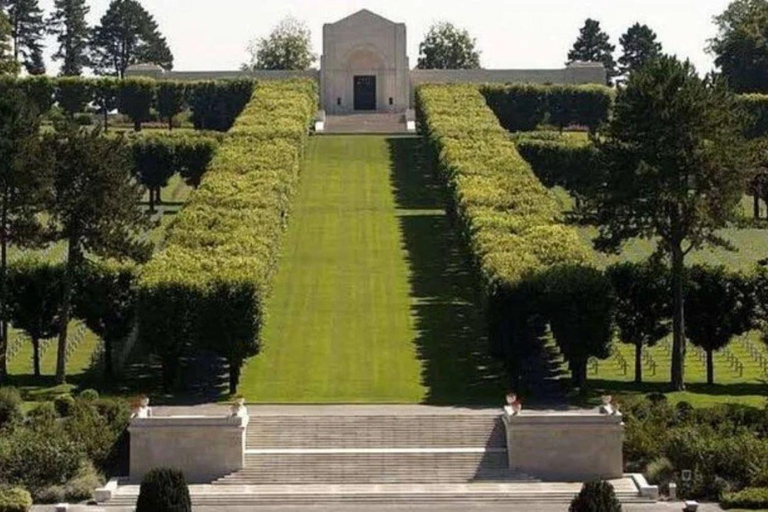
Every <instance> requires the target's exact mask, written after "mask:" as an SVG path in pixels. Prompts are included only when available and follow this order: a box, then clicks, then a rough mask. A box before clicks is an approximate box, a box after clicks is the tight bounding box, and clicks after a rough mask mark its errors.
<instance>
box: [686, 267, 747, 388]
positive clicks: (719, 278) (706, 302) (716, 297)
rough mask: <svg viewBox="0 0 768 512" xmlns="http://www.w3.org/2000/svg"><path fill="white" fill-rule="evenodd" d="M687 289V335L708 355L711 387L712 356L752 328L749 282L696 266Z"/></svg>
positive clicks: (736, 276) (721, 269)
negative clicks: (734, 338) (735, 337)
mask: <svg viewBox="0 0 768 512" xmlns="http://www.w3.org/2000/svg"><path fill="white" fill-rule="evenodd" d="M686 285H687V286H686V314H685V328H686V333H688V337H689V338H690V340H691V343H693V344H694V345H696V346H697V347H701V348H703V349H704V351H705V352H706V353H707V384H714V383H715V365H714V353H715V352H716V351H717V350H720V349H722V348H723V347H725V346H727V345H728V344H729V343H730V342H731V340H732V339H733V337H734V336H738V335H740V334H744V333H745V332H747V331H749V330H750V329H751V328H752V324H753V315H752V311H753V309H754V307H753V300H752V293H751V289H750V288H751V286H750V282H749V280H748V279H746V278H745V277H744V276H742V275H740V274H736V273H732V272H728V271H727V270H726V269H725V267H722V266H719V267H705V266H701V265H696V266H694V267H693V268H691V269H690V271H689V272H688V279H687V282H686Z"/></svg>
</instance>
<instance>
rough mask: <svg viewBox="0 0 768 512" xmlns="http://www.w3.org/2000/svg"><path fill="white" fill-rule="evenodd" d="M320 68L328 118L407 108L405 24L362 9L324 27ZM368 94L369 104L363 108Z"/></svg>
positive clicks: (323, 101)
mask: <svg viewBox="0 0 768 512" xmlns="http://www.w3.org/2000/svg"><path fill="white" fill-rule="evenodd" d="M320 69H321V70H322V71H321V73H320V77H321V78H320V82H321V84H320V89H321V91H322V93H321V96H322V103H323V106H324V108H325V110H326V112H328V113H329V114H348V113H352V112H354V111H356V110H358V111H359V110H370V111H377V112H403V111H405V110H406V109H407V108H408V107H409V87H410V84H409V75H408V69H409V66H408V56H407V54H406V30H405V24H403V23H393V22H391V21H389V20H386V19H384V18H382V17H381V16H378V15H377V14H374V13H372V12H370V11H368V10H362V11H359V12H357V13H355V14H353V15H352V16H349V17H347V18H344V19H343V20H341V21H338V22H336V23H332V24H328V25H325V26H324V27H323V55H322V57H321V60H320ZM366 88H370V89H372V90H369V91H366V90H365V89H366ZM366 93H368V94H371V98H370V99H371V100H372V101H369V102H368V103H367V104H366V103H365V102H364V101H363V99H364V98H363V96H364V95H366Z"/></svg>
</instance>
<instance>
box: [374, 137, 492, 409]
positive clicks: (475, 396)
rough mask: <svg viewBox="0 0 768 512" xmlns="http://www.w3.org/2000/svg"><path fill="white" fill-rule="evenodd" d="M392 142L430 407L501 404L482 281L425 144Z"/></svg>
mask: <svg viewBox="0 0 768 512" xmlns="http://www.w3.org/2000/svg"><path fill="white" fill-rule="evenodd" d="M388 143H389V151H390V156H391V161H392V169H391V181H392V186H393V190H394V194H395V198H396V204H397V208H398V209H399V212H398V221H399V224H400V231H401V234H402V239H403V242H404V250H405V252H406V259H407V261H408V265H409V270H410V287H411V297H412V305H411V309H412V313H413V316H414V318H415V320H416V324H415V327H416V330H417V333H418V334H417V339H416V344H417V351H418V357H419V359H420V360H421V361H422V365H423V370H422V384H423V385H424V386H425V387H426V388H427V397H426V399H425V403H428V404H436V405H499V403H500V402H501V400H502V397H503V396H504V388H505V386H504V384H503V373H502V370H501V367H500V365H498V364H497V363H496V362H495V361H494V360H493V359H492V358H491V357H490V355H489V350H488V340H487V336H486V323H485V317H484V314H483V306H482V301H481V294H480V290H479V289H478V286H477V285H478V280H477V277H476V275H475V273H474V271H473V270H472V268H471V266H470V265H469V263H468V262H469V257H468V254H467V253H466V250H465V249H464V245H463V242H462V240H461V238H460V236H459V233H458V231H457V228H456V227H455V226H453V225H452V224H451V221H450V219H449V218H448V216H446V214H445V207H446V200H445V196H444V192H443V187H442V186H441V184H440V183H439V182H438V180H437V179H436V177H435V176H433V175H432V173H431V172H430V169H429V168H428V166H427V165H426V162H425V159H424V158H423V157H424V155H423V153H422V148H421V144H422V142H421V140H420V139H416V138H390V139H388Z"/></svg>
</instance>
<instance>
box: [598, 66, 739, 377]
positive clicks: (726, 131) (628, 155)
mask: <svg viewBox="0 0 768 512" xmlns="http://www.w3.org/2000/svg"><path fill="white" fill-rule="evenodd" d="M734 101H735V99H734V96H733V94H732V93H730V92H729V91H728V89H727V88H726V86H725V83H724V82H723V81H722V80H709V79H708V80H702V79H701V78H699V76H698V75H697V74H696V71H695V69H694V68H693V66H692V65H691V64H690V62H687V61H686V62H680V61H678V60H677V59H676V58H674V57H668V56H663V57H660V58H659V59H656V60H655V61H652V62H650V63H649V64H648V65H647V66H646V67H644V68H643V69H641V70H638V71H637V72H635V73H633V74H632V75H631V76H630V77H629V80H628V82H627V84H626V86H625V87H624V88H622V89H621V90H619V92H618V95H617V98H616V104H615V107H614V113H613V118H612V120H611V122H610V124H609V125H608V127H607V129H606V130H605V132H604V133H603V134H602V140H600V141H598V147H599V149H600V151H601V153H602V160H603V161H602V165H601V169H603V172H604V176H603V177H602V178H601V179H600V183H601V185H600V187H596V188H595V190H594V192H595V193H594V195H593V196H592V198H590V201H589V203H590V204H589V205H588V208H587V210H588V211H592V212H595V220H596V222H597V224H598V226H599V236H598V237H597V239H596V240H595V245H596V247H597V248H599V249H601V250H603V251H608V252H611V251H618V250H619V248H620V247H621V246H622V244H623V243H624V242H625V241H626V240H629V239H632V238H637V237H640V238H656V237H658V239H659V244H658V247H657V253H658V254H659V255H669V256H670V258H671V270H672V279H671V284H672V290H671V294H672V297H673V309H672V311H673V316H672V318H673V329H672V331H673V340H674V343H673V345H674V346H673V353H672V370H671V384H672V388H673V389H674V390H676V391H679V390H683V389H684V388H685V380H684V361H685V328H684V298H683V277H684V269H685V257H686V255H687V254H688V253H690V252H691V251H693V250H696V249H699V248H701V247H704V246H707V245H715V246H722V247H729V244H728V242H727V241H726V240H724V239H722V238H720V237H719V236H718V230H719V229H720V228H722V227H723V226H724V225H725V224H726V223H728V222H729V221H730V220H732V219H734V218H735V215H736V211H737V208H738V206H739V203H740V201H741V197H742V194H743V192H744V187H745V185H746V175H745V172H744V170H745V169H747V168H748V167H749V162H748V151H747V150H746V149H745V146H746V142H745V141H744V140H743V138H742V135H741V133H742V126H741V117H740V115H739V113H738V112H737V109H736V106H735V103H734Z"/></svg>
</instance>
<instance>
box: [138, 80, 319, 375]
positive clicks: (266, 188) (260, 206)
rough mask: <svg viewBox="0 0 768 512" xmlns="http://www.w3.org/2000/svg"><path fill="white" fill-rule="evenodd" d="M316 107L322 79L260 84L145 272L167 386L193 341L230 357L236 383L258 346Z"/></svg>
mask: <svg viewBox="0 0 768 512" xmlns="http://www.w3.org/2000/svg"><path fill="white" fill-rule="evenodd" d="M316 105H317V92H316V86H315V83H314V82H313V81H309V80H290V81H283V82H266V83H260V84H258V85H257V86H256V88H255V90H254V94H253V98H252V99H251V101H250V102H249V103H248V105H247V106H246V108H245V109H244V110H243V112H242V114H241V115H240V116H239V117H238V119H237V120H236V122H235V125H234V127H233V128H232V130H231V131H230V135H229V136H228V137H227V139H225V141H224V142H223V143H222V144H221V146H220V148H219V150H218V152H217V154H216V156H215V157H214V159H213V162H212V163H211V166H210V168H209V170H208V171H207V172H206V174H205V176H204V178H203V181H202V184H201V185H200V188H199V189H198V190H197V191H196V192H195V193H194V194H193V196H192V197H191V199H190V202H189V203H188V205H187V206H186V207H185V208H184V209H183V210H182V212H181V213H180V214H179V216H178V218H177V219H176V221H175V222H174V224H173V226H172V227H171V228H170V229H169V234H168V240H167V245H166V248H165V249H164V250H163V251H162V252H160V253H158V254H156V255H155V257H154V258H153V259H152V261H150V263H149V264H148V265H147V266H146V267H145V268H144V270H143V272H142V275H141V280H140V285H139V289H140V292H139V293H140V303H139V331H140V336H141V339H142V341H143V342H144V343H145V344H146V346H147V347H148V348H149V349H150V350H152V351H153V352H154V353H156V354H157V355H159V356H160V358H161V360H162V363H163V382H164V385H165V386H166V387H171V386H172V385H173V383H174V380H175V378H176V375H177V369H178V362H179V357H180V356H181V354H182V353H183V352H184V350H186V348H187V347H188V346H192V347H194V348H197V349H209V350H213V351H215V352H217V353H219V354H220V355H221V356H223V357H226V358H227V359H228V360H229V362H230V369H231V371H230V374H231V376H230V386H231V388H232V389H234V388H236V387H237V383H238V380H239V369H240V366H241V364H242V361H243V360H244V359H245V357H247V356H250V355H253V354H255V353H256V352H257V351H258V335H259V329H260V327H261V320H262V316H263V310H262V309H263V306H262V305H263V300H264V296H265V295H266V294H267V293H268V290H269V288H270V283H271V280H272V276H273V274H274V271H275V267H276V257H277V253H278V249H279V245H280V239H281V236H282V233H283V231H284V228H285V226H286V222H287V216H288V212H289V209H290V203H291V198H292V196H293V192H294V190H295V187H296V184H297V180H298V175H299V168H300V164H301V155H302V150H303V145H304V142H305V139H306V136H307V132H308V126H309V123H310V121H311V120H312V117H313V115H314V113H315V108H316Z"/></svg>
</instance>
